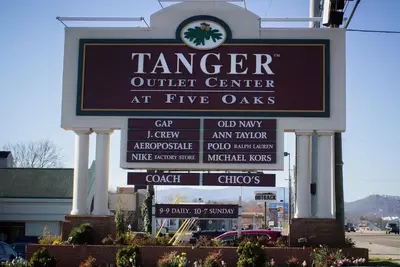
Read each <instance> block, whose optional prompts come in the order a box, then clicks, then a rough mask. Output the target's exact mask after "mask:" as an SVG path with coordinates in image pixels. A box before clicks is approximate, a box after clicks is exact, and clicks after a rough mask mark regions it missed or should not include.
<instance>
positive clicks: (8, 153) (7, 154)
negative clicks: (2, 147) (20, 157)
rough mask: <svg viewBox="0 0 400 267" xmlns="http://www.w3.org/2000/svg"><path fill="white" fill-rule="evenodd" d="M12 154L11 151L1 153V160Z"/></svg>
mask: <svg viewBox="0 0 400 267" xmlns="http://www.w3.org/2000/svg"><path fill="white" fill-rule="evenodd" d="M10 154H11V152H10V151H0V159H6V158H8V156H9V155H10Z"/></svg>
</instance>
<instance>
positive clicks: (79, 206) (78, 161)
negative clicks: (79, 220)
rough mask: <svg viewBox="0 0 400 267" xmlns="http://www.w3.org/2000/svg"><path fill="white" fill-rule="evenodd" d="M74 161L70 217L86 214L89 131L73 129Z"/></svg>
mask: <svg viewBox="0 0 400 267" xmlns="http://www.w3.org/2000/svg"><path fill="white" fill-rule="evenodd" d="M74 132H75V161H74V185H73V194H72V195H73V196H72V210H71V215H78V214H87V213H88V207H87V198H88V175H89V173H88V172H89V169H88V168H89V135H90V134H91V133H92V131H91V130H90V129H74Z"/></svg>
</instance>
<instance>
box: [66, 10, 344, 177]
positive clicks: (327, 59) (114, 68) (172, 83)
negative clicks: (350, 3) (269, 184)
mask: <svg viewBox="0 0 400 267" xmlns="http://www.w3.org/2000/svg"><path fill="white" fill-rule="evenodd" d="M196 10H202V11H203V12H204V14H208V15H207V16H205V15H201V16H198V14H195V13H196ZM237 18H241V19H240V20H238V19H237ZM62 104H63V106H62V120H61V125H62V127H63V128H64V129H66V130H73V129H78V130H79V129H94V130H96V129H100V130H107V129H113V130H121V149H120V152H121V153H120V162H121V164H120V166H121V167H122V168H124V169H146V170H199V171H203V170H232V171H238V172H240V171H243V170H283V158H284V154H283V148H284V144H283V139H284V138H283V134H284V132H297V131H305V132H310V131H313V130H317V131H318V130H319V131H345V113H346V109H345V107H346V106H345V105H346V102H345V31H344V30H342V29H309V28H307V29H301V28H294V29H268V28H261V27H260V21H259V17H258V16H257V15H255V14H253V13H251V12H249V11H248V10H245V9H243V8H240V7H238V6H236V5H233V4H229V3H222V2H221V3H220V2H218V3H214V2H212V3H209V2H204V3H203V2H202V3H198V2H186V3H179V4H174V5H171V6H169V7H168V8H165V9H163V10H162V11H160V12H157V13H155V14H152V15H151V17H150V27H138V28H135V27H126V28H117V29H116V28H102V27H96V28H72V27H71V28H66V29H65V54H64V73H63V101H62Z"/></svg>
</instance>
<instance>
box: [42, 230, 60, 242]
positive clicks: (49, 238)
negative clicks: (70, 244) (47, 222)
mask: <svg viewBox="0 0 400 267" xmlns="http://www.w3.org/2000/svg"><path fill="white" fill-rule="evenodd" d="M54 243H56V244H57V245H58V244H59V243H61V235H52V234H51V233H50V231H47V226H45V227H44V229H43V233H42V236H41V237H39V244H41V245H54Z"/></svg>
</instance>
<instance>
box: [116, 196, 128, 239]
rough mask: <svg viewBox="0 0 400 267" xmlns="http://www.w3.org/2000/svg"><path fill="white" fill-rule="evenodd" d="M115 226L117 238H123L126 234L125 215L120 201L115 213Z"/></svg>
mask: <svg viewBox="0 0 400 267" xmlns="http://www.w3.org/2000/svg"><path fill="white" fill-rule="evenodd" d="M115 226H116V232H117V236H121V235H124V234H125V233H126V229H125V215H124V212H123V210H122V204H121V202H120V201H118V203H117V210H116V212H115Z"/></svg>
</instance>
